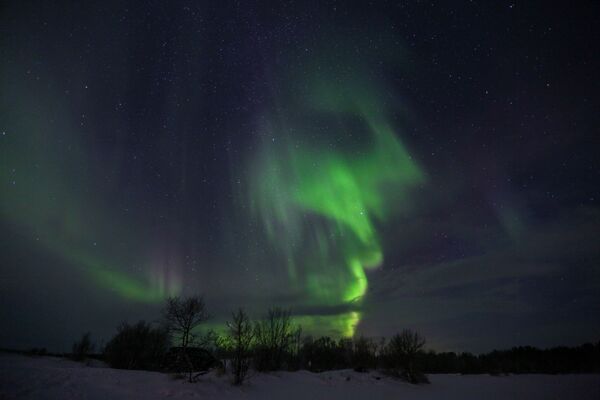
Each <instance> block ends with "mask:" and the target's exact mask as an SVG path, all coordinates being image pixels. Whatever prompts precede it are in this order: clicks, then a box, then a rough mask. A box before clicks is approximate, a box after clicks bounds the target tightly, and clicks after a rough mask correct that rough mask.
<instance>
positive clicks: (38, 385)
mask: <svg viewBox="0 0 600 400" xmlns="http://www.w3.org/2000/svg"><path fill="white" fill-rule="evenodd" d="M429 379H430V380H431V384H430V385H420V386H414V385H410V384H408V383H404V382H401V381H398V380H395V379H392V378H389V377H386V376H383V375H381V374H379V373H376V372H372V373H367V374H360V373H357V372H354V371H350V370H341V371H329V372H324V373H320V374H314V373H311V372H308V371H299V372H278V373H273V374H255V375H254V376H253V377H252V379H251V380H250V382H248V383H247V384H245V385H243V386H241V387H235V386H232V385H231V384H230V377H228V376H217V375H216V374H215V373H210V374H207V375H204V376H202V377H201V379H200V381H199V382H197V383H191V384H190V383H187V381H185V380H181V379H179V380H176V379H173V377H172V376H171V375H169V374H163V373H158V372H147V371H125V370H116V369H111V368H106V367H103V366H101V365H98V363H96V364H95V365H92V366H85V365H83V364H81V363H76V362H73V361H69V360H65V359H60V358H53V357H27V356H23V355H15V354H3V353H0V400H5V399H6V400H8V399H61V400H70V399H90V400H95V399H102V400H104V399H136V398H138V399H145V400H153V399H167V398H169V399H190V398H198V399H226V400H231V399H285V400H294V399H303V400H305V399H369V400H375V399H408V400H410V399H461V400H463V399H484V400H493V399H600V375H515V376H503V377H492V376H488V375H469V376H460V375H430V376H429Z"/></svg>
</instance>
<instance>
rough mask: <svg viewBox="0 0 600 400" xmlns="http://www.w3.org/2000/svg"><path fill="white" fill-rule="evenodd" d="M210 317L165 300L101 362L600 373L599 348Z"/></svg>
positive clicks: (277, 311) (121, 334)
mask: <svg viewBox="0 0 600 400" xmlns="http://www.w3.org/2000/svg"><path fill="white" fill-rule="evenodd" d="M208 319H209V314H208V313H207V310H206V306H205V303H204V300H203V299H202V297H200V296H193V297H188V298H180V297H172V298H169V299H168V300H167V301H166V304H165V307H164V310H163V315H162V319H161V323H160V324H154V325H153V324H149V323H146V322H144V321H140V322H138V323H136V324H128V323H122V324H121V325H120V326H119V327H118V328H117V333H116V334H115V336H114V337H113V338H112V339H111V340H110V341H109V342H108V343H107V344H106V346H105V347H104V349H103V350H102V353H101V358H102V359H104V360H105V361H106V362H107V363H108V364H109V365H110V366H111V367H113V368H122V369H146V370H157V371H164V372H171V373H174V374H178V376H182V377H183V376H185V377H186V378H187V379H188V380H189V381H190V382H193V381H195V380H197V379H198V377H199V376H201V375H202V374H204V373H206V372H207V371H208V370H209V369H211V368H217V370H218V371H219V372H221V373H228V374H230V375H231V377H232V382H233V383H234V384H236V385H239V384H242V383H243V382H244V381H246V380H247V379H249V378H250V377H251V375H252V371H261V372H266V371H278V370H290V371H294V370H299V369H306V370H309V371H313V372H322V371H327V370H333V369H346V368H352V369H354V370H355V371H358V372H366V371H369V370H379V371H382V372H384V373H386V374H388V375H391V376H394V377H398V378H401V379H404V380H406V381H408V382H411V383H427V382H428V380H427V376H426V375H425V374H426V373H463V374H479V373H490V374H509V373H573V372H600V342H598V343H596V344H585V345H582V346H579V347H573V348H568V347H558V348H553V349H546V350H540V349H536V348H534V347H516V348H513V349H510V350H505V351H492V352H490V353H486V354H481V355H473V354H471V353H460V354H456V353H452V352H444V353H436V352H434V351H431V350H430V351H425V349H424V346H425V343H426V341H425V338H424V337H423V336H422V335H420V334H419V333H418V332H415V331H412V330H409V329H405V330H403V331H402V332H400V333H398V334H396V335H394V336H392V337H391V338H390V339H389V340H386V339H385V338H380V339H373V338H367V337H364V336H357V337H354V338H341V339H334V338H331V337H327V336H324V337H319V338H313V337H312V336H310V335H303V334H302V329H301V327H300V326H298V325H296V324H294V323H293V320H292V318H291V313H290V311H289V310H286V309H282V308H271V309H270V310H268V311H267V313H266V315H264V316H263V317H262V318H260V319H258V320H252V319H251V318H250V317H249V316H248V314H247V313H246V312H245V311H244V310H243V309H239V310H237V311H236V312H234V313H232V315H231V317H230V319H229V320H228V321H227V323H226V329H225V331H224V332H221V333H219V334H217V333H216V332H214V331H210V330H208V331H202V330H201V329H200V328H201V326H202V324H203V323H204V322H205V321H207V320H208ZM92 349H93V345H92V343H91V340H90V336H89V334H86V335H84V336H83V337H82V339H81V340H80V341H78V342H77V343H75V344H74V346H73V354H72V357H73V358H74V359H78V360H82V359H84V358H85V357H86V353H89V352H91V350H92Z"/></svg>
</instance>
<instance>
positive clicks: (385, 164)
mask: <svg viewBox="0 0 600 400" xmlns="http://www.w3.org/2000/svg"><path fill="white" fill-rule="evenodd" d="M599 12H600V4H599V3H598V2H593V1H581V2H575V3H574V4H570V3H567V2H564V3H562V4H558V3H553V4H552V6H549V5H548V3H546V2H535V1H532V2H506V1H497V2H477V1H470V2H469V1H465V2H420V1H411V2H385V1H381V2H335V1H320V2H309V1H307V2H303V1H296V2H294V1H283V2H252V1H238V2H229V1H219V2H213V1H210V2H202V1H173V2H159V1H144V2H141V1H140V2H136V1H125V2H110V1H106V2H62V1H57V2H19V1H12V2H11V1H8V2H2V4H1V5H0V327H1V328H0V347H16V348H30V347H42V346H46V347H48V348H49V349H51V350H58V351H61V350H68V348H69V346H70V344H71V343H72V341H73V340H74V339H75V338H77V337H78V336H79V335H80V334H81V333H82V332H85V331H91V332H92V335H93V337H94V338H95V339H96V340H97V341H98V343H100V344H101V343H102V342H103V341H106V340H107V339H108V338H109V337H110V335H111V334H112V333H113V332H114V329H115V327H116V326H117V325H118V323H119V322H121V321H125V320H126V321H130V322H133V321H137V320H139V319H146V320H148V321H154V320H156V319H157V318H158V316H159V310H160V309H161V306H162V303H163V301H164V299H165V298H166V297H167V296H170V295H182V296H185V295H192V294H203V295H204V296H205V299H206V303H207V307H208V309H209V311H210V313H211V314H212V316H213V318H212V321H211V326H214V327H215V328H218V327H219V326H220V325H222V323H223V321H224V320H225V319H226V318H227V317H228V316H229V315H230V312H231V311H232V310H234V309H236V308H237V307H239V306H242V307H245V308H246V309H247V310H248V311H249V312H250V313H251V314H252V315H253V316H260V315H261V313H263V312H264V311H265V310H266V309H267V308H268V307H270V306H281V307H286V308H290V309H291V310H292V312H293V315H294V318H295V321H296V322H298V323H300V324H301V325H302V326H303V329H304V331H305V332H306V333H311V334H314V335H325V334H326V335H331V336H335V337H340V336H351V335H354V334H365V335H368V336H390V335H391V334H393V333H395V332H397V331H399V330H401V329H403V328H412V329H417V330H418V331H420V332H421V333H423V334H424V335H425V336H426V337H427V339H428V343H429V344H428V345H429V347H431V348H435V349H437V350H454V351H463V350H467V351H475V352H479V351H488V350H491V349H493V348H505V347H510V346H515V345H526V344H530V345H536V346H542V347H544V346H554V345H574V344H580V343H583V342H585V341H597V340H598V339H600V319H598V318H597V316H598V315H600V265H599V262H600V246H598V237H600V204H599V200H600V193H599V188H600V186H599V185H598V182H599V181H600V180H599V177H600V176H599V175H600V159H599V158H598V154H599V152H598V151H599V148H598V147H599V146H598V144H597V141H596V138H595V137H596V136H597V135H598V131H597V127H598V126H599V123H600V113H599V112H598V110H599V106H600V94H599V93H600V87H599V86H600V85H599V83H598V71H600V57H599V55H598V48H597V44H596V42H597V39H598V38H599V37H600V35H599V33H600V32H599V30H600V28H598V25H597V23H596V22H597V19H598V16H599V15H600V13H599Z"/></svg>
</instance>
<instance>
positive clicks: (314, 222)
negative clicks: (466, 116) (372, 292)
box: [249, 79, 425, 336]
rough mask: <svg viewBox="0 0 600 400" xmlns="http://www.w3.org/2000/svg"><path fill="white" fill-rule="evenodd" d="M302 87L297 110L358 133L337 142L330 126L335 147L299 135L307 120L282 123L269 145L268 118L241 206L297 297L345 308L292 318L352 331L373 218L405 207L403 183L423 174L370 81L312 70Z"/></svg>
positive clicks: (376, 252)
mask: <svg viewBox="0 0 600 400" xmlns="http://www.w3.org/2000/svg"><path fill="white" fill-rule="evenodd" d="M357 82H358V83H359V84H357ZM306 87H308V88H309V90H307V91H306V92H305V93H304V103H303V104H302V105H301V107H304V108H305V109H306V110H307V115H311V113H312V114H314V115H316V117H315V118H319V116H321V115H327V116H329V117H331V116H333V117H335V118H337V119H338V120H344V119H346V120H348V119H350V121H351V124H352V125H353V126H358V127H360V130H362V132H360V134H361V136H366V137H367V142H366V143H359V144H358V146H357V145H356V144H350V145H349V146H346V147H343V145H344V141H352V140H353V139H352V138H350V137H349V136H351V135H349V134H348V130H344V129H343V128H342V127H340V133H339V138H340V140H339V142H340V143H341V145H340V146H328V145H326V144H323V143H319V144H317V145H313V144H307V142H309V141H308V140H305V137H310V136H311V135H310V129H311V128H304V127H302V126H300V127H297V126H293V129H291V128H290V124H289V123H288V124H285V125H286V126H285V129H284V128H282V130H285V131H286V132H293V134H289V135H287V137H286V139H284V140H281V141H280V143H279V144H278V143H277V141H276V139H275V137H281V135H277V134H276V133H277V132H276V129H275V128H274V127H275V126H277V125H278V124H277V123H272V124H270V126H269V128H267V129H266V131H267V134H266V136H267V137H273V139H272V140H271V141H266V144H265V145H264V147H263V149H262V152H260V154H259V155H258V156H257V157H256V158H255V159H253V160H252V164H253V166H254V167H253V169H252V178H251V180H250V182H251V183H250V191H249V193H250V199H251V205H252V207H251V209H252V211H253V216H254V217H256V218H258V219H259V220H260V221H261V222H262V225H263V226H264V228H265V231H266V235H267V237H268V240H269V243H270V244H271V245H273V246H274V247H276V248H277V249H279V251H280V252H281V255H282V256H283V258H284V259H285V260H286V264H287V273H288V276H289V280H290V282H291V284H292V287H293V288H294V290H296V291H299V292H304V293H307V294H308V296H307V297H308V304H307V305H308V306H321V307H322V306H325V307H340V306H346V307H347V308H348V309H350V310H351V311H349V312H342V313H337V314H336V315H330V316H318V317H317V316H314V317H312V318H315V319H318V320H319V321H316V320H315V321H312V322H311V316H309V315H304V316H300V317H298V322H300V323H301V324H303V325H305V326H306V325H308V326H311V325H318V324H319V325H320V324H323V323H325V324H328V325H330V326H331V327H332V331H336V332H339V333H341V334H342V335H344V336H352V335H353V334H354V331H355V328H356V325H357V324H358V322H359V320H360V311H359V308H360V301H361V299H362V298H363V296H365V294H366V292H367V288H368V280H367V275H366V271H367V270H369V269H373V268H376V267H377V266H379V265H381V264H382V262H383V259H384V255H383V249H382V244H381V239H380V237H379V235H378V229H377V225H378V223H385V221H386V220H387V219H388V218H389V217H390V216H391V215H392V214H394V213H399V212H401V211H405V210H408V208H409V206H410V202H409V200H410V199H409V194H410V191H411V189H413V188H414V187H416V186H418V185H420V184H423V183H424V182H425V174H424V172H423V171H422V170H421V168H420V167H419V166H418V165H417V163H416V162H415V160H413V159H412V157H411V156H410V154H409V152H408V150H407V149H406V147H405V146H404V145H403V143H402V142H401V140H400V139H399V138H398V136H397V134H396V133H395V132H394V129H393V128H392V124H391V123H390V122H389V120H388V118H387V116H386V111H385V106H384V105H383V104H382V102H380V101H378V97H377V90H375V89H374V88H373V85H369V84H368V82H364V81H360V80H358V79H349V80H340V79H315V80H314V81H313V82H311V83H309V84H308V85H306ZM297 111H298V110H295V112H297ZM279 120H281V118H279ZM290 120H291V119H290ZM279 125H281V124H279ZM301 134H303V135H304V136H300V135H301ZM312 136H314V135H312ZM329 136H330V133H328V137H329Z"/></svg>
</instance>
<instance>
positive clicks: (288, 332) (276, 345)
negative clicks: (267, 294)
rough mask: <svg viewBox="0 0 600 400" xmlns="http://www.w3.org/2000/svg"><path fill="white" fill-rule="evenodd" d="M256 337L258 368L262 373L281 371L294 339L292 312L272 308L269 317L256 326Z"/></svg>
mask: <svg viewBox="0 0 600 400" xmlns="http://www.w3.org/2000/svg"><path fill="white" fill-rule="evenodd" d="M254 333H255V336H256V350H257V354H256V356H257V357H256V364H257V365H256V366H257V369H258V370H261V371H275V370H278V369H281V366H282V364H283V357H284V355H285V353H286V351H287V350H288V347H289V345H290V341H291V338H292V321H291V318H290V311H289V310H283V309H281V308H277V307H275V308H271V309H270V310H269V312H268V313H267V317H266V318H265V319H264V320H262V321H259V322H257V323H256V324H255V326H254Z"/></svg>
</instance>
